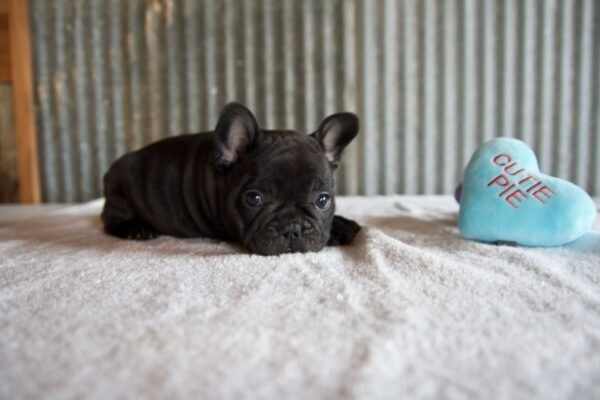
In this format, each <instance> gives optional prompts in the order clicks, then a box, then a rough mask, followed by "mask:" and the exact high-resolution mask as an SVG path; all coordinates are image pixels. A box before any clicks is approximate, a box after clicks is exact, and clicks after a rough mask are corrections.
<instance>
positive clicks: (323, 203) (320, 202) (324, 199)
mask: <svg viewBox="0 0 600 400" xmlns="http://www.w3.org/2000/svg"><path fill="white" fill-rule="evenodd" d="M330 205H331V196H329V195H328V194H327V193H321V194H319V197H317V200H316V201H315V206H316V207H317V208H318V209H320V210H327V209H328V208H329V206H330Z"/></svg>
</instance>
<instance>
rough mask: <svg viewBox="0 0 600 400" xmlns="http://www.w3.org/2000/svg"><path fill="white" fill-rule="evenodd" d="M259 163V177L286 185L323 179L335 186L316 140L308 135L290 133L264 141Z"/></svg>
mask: <svg viewBox="0 0 600 400" xmlns="http://www.w3.org/2000/svg"><path fill="white" fill-rule="evenodd" d="M265 139H266V140H265V142H264V143H263V144H262V145H261V152H260V153H261V154H260V157H261V158H262V159H263V160H265V161H264V162H261V163H259V164H258V171H257V172H258V175H259V176H260V177H264V178H268V179H270V180H272V181H274V182H277V183H278V184H281V185H283V186H285V184H286V183H291V182H294V183H295V184H297V182H305V184H308V183H309V181H311V180H314V179H320V180H321V181H322V184H323V185H330V184H331V183H332V174H331V168H330V167H329V164H328V162H327V159H326V158H325V156H324V155H323V153H322V150H321V148H320V146H319V144H318V142H317V141H316V140H314V139H313V138H311V137H310V136H308V135H299V134H289V135H282V136H279V137H272V138H265Z"/></svg>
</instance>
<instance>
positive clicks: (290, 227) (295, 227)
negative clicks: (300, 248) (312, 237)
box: [281, 222, 302, 240]
mask: <svg viewBox="0 0 600 400" xmlns="http://www.w3.org/2000/svg"><path fill="white" fill-rule="evenodd" d="M281 236H282V237H283V238H285V239H286V240H296V239H299V238H300V237H301V236H302V225H300V224H298V223H296V222H292V223H290V224H287V225H286V226H284V227H283V229H281Z"/></svg>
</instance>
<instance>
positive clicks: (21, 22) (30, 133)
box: [8, 0, 41, 203]
mask: <svg viewBox="0 0 600 400" xmlns="http://www.w3.org/2000/svg"><path fill="white" fill-rule="evenodd" d="M28 3H29V1H28V0H8V11H9V30H10V48H11V57H10V59H11V67H12V68H11V70H12V85H13V87H12V89H13V90H12V93H13V114H14V128H15V141H16V144H17V157H18V164H19V194H20V199H21V202H22V203H39V202H40V200H41V193H40V178H39V167H38V153H37V139H36V130H35V110H34V105H33V80H32V79H33V78H32V59H31V39H30V31H29V10H28V6H29V4H28Z"/></svg>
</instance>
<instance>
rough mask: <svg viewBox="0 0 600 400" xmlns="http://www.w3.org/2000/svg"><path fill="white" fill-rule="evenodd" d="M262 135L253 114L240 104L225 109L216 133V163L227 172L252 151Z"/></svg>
mask: <svg viewBox="0 0 600 400" xmlns="http://www.w3.org/2000/svg"><path fill="white" fill-rule="evenodd" d="M259 133H260V130H259V128H258V123H257V122H256V118H254V115H252V112H250V110H248V109H247V108H246V107H244V106H243V105H241V104H239V103H228V104H227V105H225V107H223V110H222V111H221V115H220V116H219V122H217V127H216V128H215V131H214V140H215V162H216V164H217V169H218V170H220V171H224V170H227V169H228V168H229V167H230V166H231V165H233V164H234V163H235V162H237V161H238V160H239V159H240V157H243V156H244V154H246V153H247V152H248V151H250V150H251V149H252V147H253V146H254V144H255V143H256V139H257V137H258V135H259Z"/></svg>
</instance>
